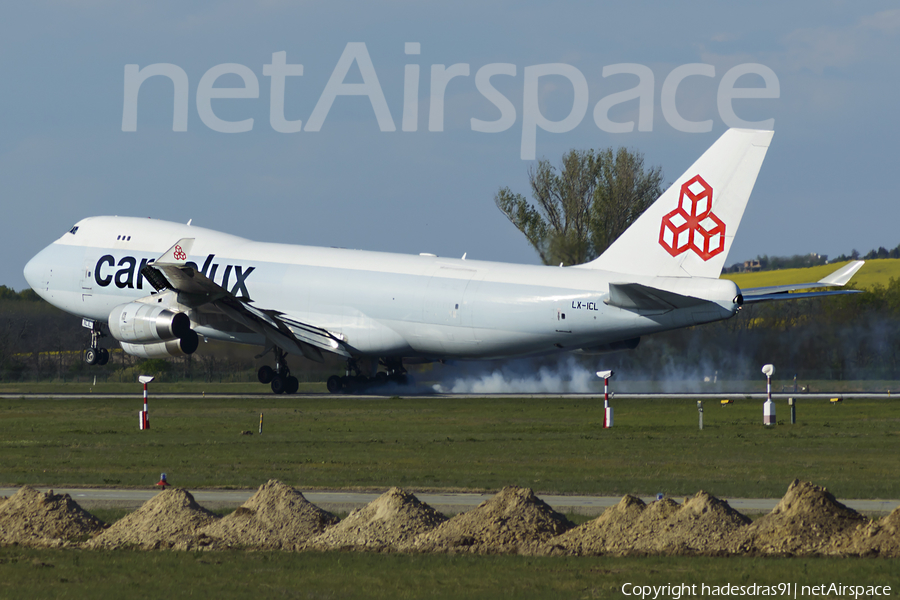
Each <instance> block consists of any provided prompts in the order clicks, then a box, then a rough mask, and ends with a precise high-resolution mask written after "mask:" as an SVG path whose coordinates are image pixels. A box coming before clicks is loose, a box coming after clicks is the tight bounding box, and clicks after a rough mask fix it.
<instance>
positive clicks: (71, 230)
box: [69, 225, 78, 235]
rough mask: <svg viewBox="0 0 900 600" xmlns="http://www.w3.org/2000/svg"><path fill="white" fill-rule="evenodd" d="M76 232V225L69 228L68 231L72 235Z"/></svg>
mask: <svg viewBox="0 0 900 600" xmlns="http://www.w3.org/2000/svg"><path fill="white" fill-rule="evenodd" d="M77 232H78V225H75V226H74V227H72V229H70V230H69V233H71V234H72V235H74V234H76V233H77Z"/></svg>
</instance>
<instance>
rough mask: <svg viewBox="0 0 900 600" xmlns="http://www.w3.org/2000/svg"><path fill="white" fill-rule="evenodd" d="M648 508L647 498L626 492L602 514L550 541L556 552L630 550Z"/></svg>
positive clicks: (599, 552) (552, 550) (618, 551)
mask: <svg viewBox="0 0 900 600" xmlns="http://www.w3.org/2000/svg"><path fill="white" fill-rule="evenodd" d="M646 509H647V505H646V504H644V501H643V500H641V499H640V498H636V497H635V496H625V497H624V498H622V499H621V500H619V503H618V504H616V505H615V506H611V507H609V508H607V509H606V510H605V511H603V514H601V515H600V516H599V517H597V518H596V519H594V520H593V521H589V522H587V523H585V524H583V525H579V526H578V527H576V528H575V529H572V530H570V531H567V532H565V533H563V534H562V535H560V536H558V537H556V538H553V539H552V540H551V541H550V548H549V549H548V551H550V552H552V553H554V554H579V555H598V554H616V555H623V554H628V553H629V552H630V551H631V547H632V545H633V543H634V528H635V526H636V525H637V522H638V521H639V520H640V518H641V515H642V514H643V512H644V511H645V510H646Z"/></svg>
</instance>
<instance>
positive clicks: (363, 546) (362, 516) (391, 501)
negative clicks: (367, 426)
mask: <svg viewBox="0 0 900 600" xmlns="http://www.w3.org/2000/svg"><path fill="white" fill-rule="evenodd" d="M446 520H447V517H445V516H444V515H442V514H441V513H439V512H437V511H436V510H434V509H433V508H431V507H430V506H428V505H427V504H425V503H423V502H420V501H419V499H418V498H416V497H415V496H413V495H412V494H410V493H409V492H405V491H403V490H401V489H400V488H396V487H394V488H391V489H389V490H388V491H387V492H385V493H384V494H382V495H381V496H379V497H378V498H376V499H375V500H373V501H372V502H370V503H369V504H368V505H366V506H365V507H363V508H360V509H358V510H354V511H353V512H352V513H350V514H349V515H348V516H347V518H346V519H344V520H342V521H341V522H340V523H338V524H337V525H335V526H334V527H332V528H330V529H328V530H327V531H326V532H325V533H323V534H322V535H320V536H319V537H317V538H315V539H314V540H312V541H311V542H310V545H311V546H314V547H318V548H343V549H359V550H377V551H385V550H404V549H406V548H408V547H411V546H412V545H413V541H414V540H415V538H416V536H419V535H421V534H423V533H426V532H429V531H431V530H433V529H434V528H435V527H437V526H439V525H440V524H441V523H443V522H445V521H446Z"/></svg>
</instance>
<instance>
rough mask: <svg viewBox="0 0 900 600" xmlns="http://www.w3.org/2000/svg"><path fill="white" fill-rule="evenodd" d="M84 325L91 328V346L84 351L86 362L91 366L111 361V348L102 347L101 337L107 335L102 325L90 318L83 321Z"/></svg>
mask: <svg viewBox="0 0 900 600" xmlns="http://www.w3.org/2000/svg"><path fill="white" fill-rule="evenodd" d="M82 325H84V326H85V327H89V328H90V330H91V346H90V348H88V349H87V350H85V351H84V362H85V363H87V364H88V365H91V366H94V365H101V366H102V365H105V364H106V363H108V362H109V350H107V349H106V348H101V347H100V338H102V337H106V336H105V335H104V334H103V329H102V325H100V323H97V322H96V321H88V320H84V321H82Z"/></svg>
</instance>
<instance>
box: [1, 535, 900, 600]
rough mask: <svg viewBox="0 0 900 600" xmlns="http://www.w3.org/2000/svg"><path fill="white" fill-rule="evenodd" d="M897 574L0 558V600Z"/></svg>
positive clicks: (410, 591)
mask: <svg viewBox="0 0 900 600" xmlns="http://www.w3.org/2000/svg"><path fill="white" fill-rule="evenodd" d="M898 564H900V561H897V560H877V559H875V560H872V559H833V558H813V559H786V558H727V559H726V558H656V557H642V558H607V557H599V558H585V557H546V558H534V557H519V556H471V555H455V556H435V555H404V554H354V553H324V554H322V553H312V552H307V553H302V554H290V553H271V552H221V553H219V552H217V553H186V552H130V551H116V552H87V551H76V550H69V551H66V550H28V549H20V548H0V572H2V575H3V576H2V577H0V598H29V599H31V600H37V599H42V598H79V599H81V600H84V599H89V598H104V599H105V598H124V597H128V598H182V597H189V596H190V597H200V598H216V599H219V600H226V599H229V598H249V597H259V598H323V599H329V598H345V599H354V598H367V599H376V600H377V599H379V598H385V599H390V600H405V599H413V598H434V599H440V598H465V599H467V600H472V599H479V598H485V599H491V600H493V599H495V598H516V599H523V598H553V599H558V598H628V597H634V596H627V595H624V594H623V593H622V588H623V586H624V585H625V584H631V585H630V586H629V587H628V588H627V590H628V592H629V593H633V587H631V586H633V585H641V586H646V585H656V586H664V585H679V584H686V585H691V586H693V585H696V586H697V587H696V592H697V595H698V596H702V597H711V596H712V594H711V593H709V591H707V593H705V594H703V593H702V592H703V591H704V589H703V587H702V586H703V585H704V584H705V585H707V586H722V585H725V584H731V585H736V586H750V585H753V584H757V585H766V586H777V585H779V584H786V583H797V584H799V585H809V586H813V585H821V584H826V585H827V584H830V583H839V584H843V585H863V586H866V585H868V586H871V585H879V586H884V585H889V586H891V588H892V589H891V592H890V596H892V597H896V590H897V589H898V587H900V569H898V568H897V567H898ZM733 595H739V594H737V593H736V592H735V593H734V594H733ZM639 597H640V596H638V598H639ZM650 597H652V595H651V596H650ZM658 597H659V598H667V599H668V598H675V597H676V596H674V595H672V594H661V595H660V596H658ZM689 597H691V596H682V598H689ZM744 597H748V596H744ZM749 597H755V595H753V594H751V595H749ZM805 597H809V595H808V594H807V595H806V596H805ZM814 597H822V596H819V595H816V596H814ZM831 597H846V596H831ZM850 597H853V596H852V595H851V596H850ZM862 597H865V596H862Z"/></svg>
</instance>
